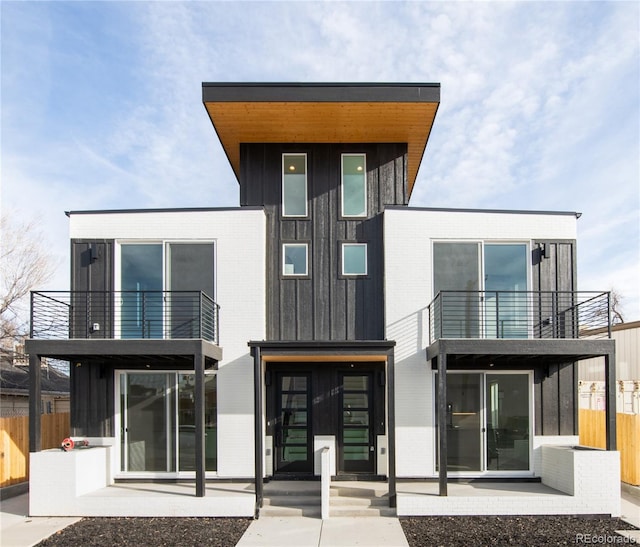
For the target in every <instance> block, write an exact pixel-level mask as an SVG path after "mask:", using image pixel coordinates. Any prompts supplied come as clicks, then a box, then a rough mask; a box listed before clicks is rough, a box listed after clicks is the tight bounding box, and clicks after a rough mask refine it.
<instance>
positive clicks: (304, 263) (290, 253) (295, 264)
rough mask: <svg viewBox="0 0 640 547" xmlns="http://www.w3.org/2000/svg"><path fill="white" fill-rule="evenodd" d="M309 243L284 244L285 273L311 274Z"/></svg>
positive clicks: (283, 264) (283, 262)
mask: <svg viewBox="0 0 640 547" xmlns="http://www.w3.org/2000/svg"><path fill="white" fill-rule="evenodd" d="M307 251H308V245H307V244H306V243H285V244H283V245H282V266H283V272H282V273H283V275H287V276H289V275H309V268H308V259H307V255H308V252H307Z"/></svg>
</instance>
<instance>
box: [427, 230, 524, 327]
mask: <svg viewBox="0 0 640 547" xmlns="http://www.w3.org/2000/svg"><path fill="white" fill-rule="evenodd" d="M527 257H528V253H527V245H526V244H525V243H488V242H485V243H483V242H436V243H434V244H433V280H434V287H433V289H434V295H437V294H438V293H439V292H440V291H445V294H444V295H442V296H441V298H440V300H439V306H441V308H442V309H441V311H442V313H440V310H438V311H437V313H436V318H437V320H438V324H437V325H436V329H437V334H438V335H439V336H441V337H445V338H478V337H480V335H481V334H482V337H484V338H526V337H527V336H528V332H529V330H528V312H527V309H528V297H527V293H526V291H527V286H528V283H527V279H528V273H527V271H528V270H527V263H528V258H527ZM481 291H482V292H481ZM440 318H441V321H440Z"/></svg>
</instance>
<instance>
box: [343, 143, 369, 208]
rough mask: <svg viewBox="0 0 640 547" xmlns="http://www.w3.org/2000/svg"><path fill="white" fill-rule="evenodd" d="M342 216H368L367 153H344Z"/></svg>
mask: <svg viewBox="0 0 640 547" xmlns="http://www.w3.org/2000/svg"><path fill="white" fill-rule="evenodd" d="M342 216H343V217H366V216H367V165H366V156H365V154H342Z"/></svg>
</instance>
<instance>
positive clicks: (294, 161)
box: [282, 154, 307, 217]
mask: <svg viewBox="0 0 640 547" xmlns="http://www.w3.org/2000/svg"><path fill="white" fill-rule="evenodd" d="M282 215H283V216H285V217H305V216H307V155H306V154H283V155H282Z"/></svg>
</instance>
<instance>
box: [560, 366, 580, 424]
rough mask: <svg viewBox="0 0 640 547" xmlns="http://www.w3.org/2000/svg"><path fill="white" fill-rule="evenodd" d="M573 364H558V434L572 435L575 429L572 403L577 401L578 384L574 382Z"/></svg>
mask: <svg viewBox="0 0 640 547" xmlns="http://www.w3.org/2000/svg"><path fill="white" fill-rule="evenodd" d="M574 366H575V365H574V364H573V363H566V364H563V365H560V367H559V371H558V382H559V385H558V393H559V394H560V397H559V399H560V400H559V405H558V412H559V416H558V421H559V434H560V435H573V434H574V432H575V431H576V424H575V421H574V420H575V414H574V404H576V403H577V400H576V393H577V391H578V386H577V385H575V383H574Z"/></svg>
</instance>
